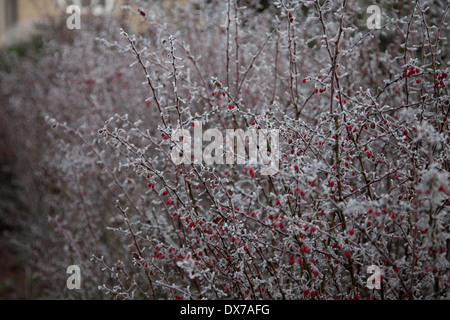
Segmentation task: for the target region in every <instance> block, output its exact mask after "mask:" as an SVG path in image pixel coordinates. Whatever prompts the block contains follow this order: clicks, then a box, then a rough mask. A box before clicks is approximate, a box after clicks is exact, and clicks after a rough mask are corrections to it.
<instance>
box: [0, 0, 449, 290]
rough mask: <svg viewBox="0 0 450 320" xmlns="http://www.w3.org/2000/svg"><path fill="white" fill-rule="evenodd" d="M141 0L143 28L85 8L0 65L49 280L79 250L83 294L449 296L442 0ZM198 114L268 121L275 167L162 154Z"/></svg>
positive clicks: (58, 279)
mask: <svg viewBox="0 0 450 320" xmlns="http://www.w3.org/2000/svg"><path fill="white" fill-rule="evenodd" d="M136 3H137V5H138V6H139V7H140V8H141V9H140V10H134V9H132V7H125V10H128V11H129V13H130V14H136V15H137V16H140V19H141V20H142V21H141V22H140V23H141V24H142V28H141V30H143V31H142V32H141V33H140V34H136V35H133V33H132V32H131V31H130V30H129V28H127V29H126V30H125V29H120V34H119V32H117V33H116V31H118V30H119V26H118V25H116V24H115V23H114V22H108V24H105V23H103V22H99V21H97V22H93V24H92V25H89V27H87V29H86V30H84V31H82V32H80V33H79V34H78V35H77V36H74V37H73V41H71V42H64V41H58V40H48V41H46V42H45V46H44V48H43V49H41V50H43V53H41V56H40V58H39V62H38V63H37V65H36V64H31V63H28V62H27V61H24V62H23V63H22V65H21V66H20V68H18V69H16V71H15V72H13V73H10V74H2V77H3V78H4V80H3V81H2V93H3V96H4V97H8V100H7V102H8V103H7V106H6V108H5V110H4V112H3V113H4V114H3V115H2V116H3V117H5V118H8V119H13V121H8V123H7V124H6V129H5V130H7V132H8V133H9V135H8V139H9V141H10V145H13V146H14V153H15V156H16V159H17V161H16V163H15V173H16V175H17V177H18V179H19V180H20V183H21V188H22V196H23V199H24V202H25V203H26V204H27V208H28V213H27V214H26V215H24V216H22V217H21V219H23V225H24V227H25V228H27V230H28V231H27V234H26V235H24V239H26V241H24V240H23V239H22V241H21V243H22V245H23V246H24V247H26V249H27V250H28V252H29V253H30V254H31V255H30V261H33V264H34V266H35V267H36V270H35V272H36V273H35V274H36V276H37V277H39V278H41V279H42V280H45V281H47V284H48V286H49V291H50V292H52V293H53V294H55V295H57V296H63V297H67V295H68V294H69V293H68V291H67V290H66V289H65V288H64V286H65V280H66V277H67V275H66V274H65V273H64V272H63V271H65V268H67V266H68V265H70V264H78V265H80V267H81V270H82V279H83V284H82V285H83V288H84V290H82V291H80V292H78V293H77V292H75V293H72V294H73V296H74V297H81V298H107V297H113V298H117V299H134V298H149V299H371V298H372V299H448V285H449V280H450V279H449V278H448V268H449V264H448V257H449V256H448V250H447V248H448V245H449V239H448V226H449V217H448V206H449V204H450V197H449V195H450V183H449V165H450V163H449V159H448V157H449V149H448V145H449V142H450V141H449V139H450V137H449V127H448V115H449V110H450V109H449V95H448V76H447V75H448V73H449V65H448V61H447V54H448V53H447V51H446V50H447V48H448V39H447V38H445V37H443V34H444V33H445V32H446V31H447V32H448V24H447V23H446V19H445V18H446V16H447V15H448V12H447V11H446V10H447V9H446V2H445V1H433V5H431V2H430V1H422V2H417V3H403V5H402V6H401V5H399V4H397V2H395V1H390V2H384V3H383V5H382V6H380V7H381V11H382V13H383V21H382V22H383V26H382V28H381V29H380V30H368V29H367V26H366V19H367V17H368V14H366V6H365V4H360V3H359V2H357V1H339V2H337V1H302V2H298V1H277V2H275V3H274V4H273V5H271V6H270V7H269V8H259V7H258V6H257V5H255V4H254V2H251V1H228V2H225V1H220V2H219V1H207V2H205V1H192V2H189V3H188V4H185V5H175V6H174V7H172V8H170V9H167V10H168V11H167V12H166V11H164V12H161V11H160V10H162V9H160V8H158V7H156V6H155V5H151V4H148V3H147V2H143V1H137V2H136ZM244 5H247V7H245V6H244ZM175 17H183V19H176V18H175ZM99 25H100V26H99ZM106 26H108V28H107V27H106ZM94 30H96V31H95V32H94ZM230 106H231V107H230ZM44 120H45V121H44ZM105 120H106V121H105ZM195 121H200V122H202V123H203V127H204V128H217V129H219V130H221V131H223V132H225V130H226V129H238V128H241V129H243V130H248V129H251V128H253V129H267V130H273V129H276V130H279V132H280V155H281V157H280V168H279V172H278V173H277V174H276V175H273V176H263V175H261V174H260V169H261V164H258V165H250V164H247V165H237V164H236V165H227V164H223V165H205V164H180V165H175V164H174V163H173V161H172V160H171V153H172V149H173V148H174V147H176V141H174V140H173V139H171V136H172V134H173V133H174V132H175V131H176V130H177V129H181V128H183V129H185V130H188V131H190V132H193V130H195V127H193V123H194V122H195ZM51 127H54V129H52V130H50V128H51ZM271 151H272V152H273V150H271ZM47 218H48V220H47ZM30 239H32V241H31V240H30ZM371 265H378V266H380V267H381V269H382V270H383V277H382V281H381V289H380V290H374V291H372V290H369V289H368V288H367V287H366V279H367V277H368V274H367V272H366V269H367V267H368V266H371Z"/></svg>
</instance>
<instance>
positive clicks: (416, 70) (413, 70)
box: [403, 66, 420, 82]
mask: <svg viewBox="0 0 450 320" xmlns="http://www.w3.org/2000/svg"><path fill="white" fill-rule="evenodd" d="M419 72H420V70H419V68H416V67H414V66H411V67H410V68H409V70H408V68H405V69H403V78H411V76H412V75H414V74H416V73H419ZM419 82H420V81H419Z"/></svg>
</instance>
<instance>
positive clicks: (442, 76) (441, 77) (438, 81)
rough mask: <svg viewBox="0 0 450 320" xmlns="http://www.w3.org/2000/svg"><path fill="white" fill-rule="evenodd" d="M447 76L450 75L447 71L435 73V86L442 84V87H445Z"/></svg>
mask: <svg viewBox="0 0 450 320" xmlns="http://www.w3.org/2000/svg"><path fill="white" fill-rule="evenodd" d="M447 77H448V75H447V73H445V72H443V73H442V74H440V75H437V74H435V75H434V79H435V82H434V86H435V87H439V86H441V87H442V88H444V87H445V83H444V79H446V78H447Z"/></svg>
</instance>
